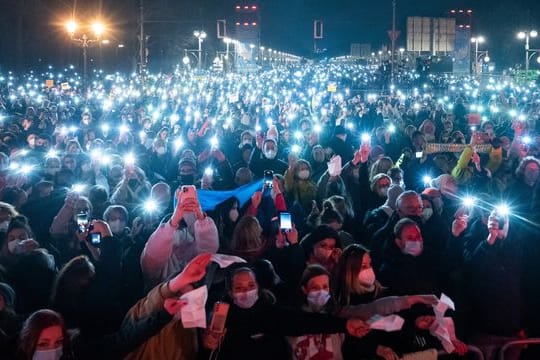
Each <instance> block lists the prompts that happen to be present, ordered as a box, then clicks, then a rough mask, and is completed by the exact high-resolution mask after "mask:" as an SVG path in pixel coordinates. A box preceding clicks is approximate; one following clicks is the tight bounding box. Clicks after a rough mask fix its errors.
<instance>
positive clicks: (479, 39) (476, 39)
mask: <svg viewBox="0 0 540 360" xmlns="http://www.w3.org/2000/svg"><path fill="white" fill-rule="evenodd" d="M484 41H486V39H485V38H484V37H483V36H476V37H472V38H471V43H473V44H474V69H473V70H474V71H473V74H474V75H478V46H479V44H482V43H484Z"/></svg>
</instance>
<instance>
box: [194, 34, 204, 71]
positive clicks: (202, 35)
mask: <svg viewBox="0 0 540 360" xmlns="http://www.w3.org/2000/svg"><path fill="white" fill-rule="evenodd" d="M193 35H194V36H195V37H196V38H197V39H198V40H199V50H198V51H199V63H198V68H199V70H200V69H201V65H202V43H203V41H204V39H206V33H205V32H204V30H202V31H199V30H196V31H194V32H193Z"/></svg>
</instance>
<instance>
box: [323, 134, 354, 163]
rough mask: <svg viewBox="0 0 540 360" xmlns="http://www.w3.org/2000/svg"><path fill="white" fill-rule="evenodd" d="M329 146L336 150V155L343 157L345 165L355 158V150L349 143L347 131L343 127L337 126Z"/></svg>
mask: <svg viewBox="0 0 540 360" xmlns="http://www.w3.org/2000/svg"><path fill="white" fill-rule="evenodd" d="M328 146H329V147H331V148H332V150H334V154H336V155H339V156H341V161H342V162H343V163H345V162H347V161H350V160H352V158H353V156H354V150H353V148H352V147H351V146H350V145H349V144H348V143H347V131H346V130H345V128H344V127H343V126H336V128H335V129H334V137H333V138H332V139H331V140H330V141H329V143H328Z"/></svg>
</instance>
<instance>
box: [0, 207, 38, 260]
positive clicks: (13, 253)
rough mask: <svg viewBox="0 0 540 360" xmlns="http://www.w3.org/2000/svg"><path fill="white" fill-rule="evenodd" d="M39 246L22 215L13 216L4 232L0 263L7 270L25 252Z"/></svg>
mask: <svg viewBox="0 0 540 360" xmlns="http://www.w3.org/2000/svg"><path fill="white" fill-rule="evenodd" d="M37 248H39V243H38V242H37V241H36V240H34V235H33V233H32V229H31V228H30V226H29V225H28V224H27V220H26V218H25V217H24V216H17V217H15V218H13V219H12V220H11V221H10V223H9V226H8V228H7V232H6V241H4V244H3V245H2V248H1V250H0V264H1V265H2V266H4V267H5V268H7V269H8V270H9V269H10V268H11V267H13V266H14V265H15V264H16V263H17V261H18V259H19V258H20V257H22V256H23V255H25V254H28V253H30V252H31V251H33V250H35V249H37Z"/></svg>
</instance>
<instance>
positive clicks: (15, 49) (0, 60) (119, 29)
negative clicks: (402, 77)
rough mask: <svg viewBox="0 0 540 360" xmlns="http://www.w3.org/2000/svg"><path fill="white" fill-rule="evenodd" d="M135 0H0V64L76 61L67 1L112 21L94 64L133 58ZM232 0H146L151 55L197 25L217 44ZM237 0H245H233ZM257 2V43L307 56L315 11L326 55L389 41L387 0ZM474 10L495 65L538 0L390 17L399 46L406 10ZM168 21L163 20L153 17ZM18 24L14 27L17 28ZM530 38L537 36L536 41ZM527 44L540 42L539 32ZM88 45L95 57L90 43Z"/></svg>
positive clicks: (167, 51) (172, 48)
mask: <svg viewBox="0 0 540 360" xmlns="http://www.w3.org/2000/svg"><path fill="white" fill-rule="evenodd" d="M138 3H139V1H138V0H109V1H106V0H102V1H89V0H86V1H79V2H78V3H77V1H68V0H0V20H1V21H0V65H2V66H3V67H6V68H10V69H11V68H19V69H28V68H33V67H36V66H39V65H44V64H53V65H58V66H61V65H65V64H66V63H69V62H76V61H77V60H78V58H79V57H80V49H77V47H76V46H74V45H73V44H70V42H69V39H68V38H67V35H66V34H65V33H63V32H62V28H61V27H60V23H61V21H62V19H63V18H66V17H68V15H69V14H70V13H71V11H72V9H73V6H74V5H75V7H76V14H77V17H79V18H85V14H87V15H86V17H87V18H91V17H93V14H97V13H99V9H100V8H101V13H102V14H104V17H105V18H107V19H109V21H111V22H112V23H113V26H114V33H111V34H110V35H109V37H110V38H111V39H112V40H113V42H114V44H118V43H123V44H125V45H126V47H125V48H124V49H122V50H119V49H117V48H115V49H111V48H109V49H106V48H104V49H101V51H102V53H101V57H100V58H99V59H100V60H99V61H100V62H101V65H103V66H105V67H106V68H109V69H116V68H118V69H126V68H129V67H130V66H131V65H132V64H133V58H134V55H135V52H136V50H135V49H136V48H135V41H136V40H135V39H136V37H135V36H136V33H135V32H136V21H137V19H136V16H137V6H138ZM235 3H236V2H235V1H231V0H191V1H188V0H152V1H150V0H145V5H146V8H147V13H146V14H147V18H148V19H150V20H153V21H158V22H154V23H152V24H148V26H147V30H148V34H149V35H150V36H151V38H150V44H149V45H150V48H151V54H150V60H151V62H152V63H153V64H154V65H155V66H157V67H162V68H166V67H167V66H168V65H170V64H171V63H174V62H177V60H176V59H177V58H178V57H179V56H181V53H182V51H183V49H184V48H186V47H194V46H195V44H194V39H193V36H192V35H191V34H192V32H193V30H194V29H196V28H203V29H206V30H207V32H208V33H209V35H210V37H209V39H208V41H207V43H206V44H205V46H207V49H208V51H209V52H210V51H215V50H223V49H220V47H223V44H222V43H220V42H218V41H216V40H213V39H212V38H215V20H216V19H217V18H222V17H224V16H225V15H226V14H227V13H228V12H230V10H231V9H232V5H233V4H235ZM239 3H240V4H244V3H249V2H244V1H239ZM258 4H259V6H260V10H261V20H260V25H261V44H262V45H266V46H267V47H268V46H269V47H272V48H276V49H282V50H285V51H290V52H292V53H297V54H300V55H305V56H310V52H311V51H312V49H313V40H312V22H313V19H314V18H321V19H322V20H323V21H324V24H325V29H324V30H325V39H324V40H323V41H322V42H320V44H319V46H320V47H324V48H327V49H328V54H329V55H345V54H347V53H348V51H349V46H350V43H352V42H356V43H370V44H371V45H372V47H373V48H374V49H378V48H379V47H380V46H381V45H383V44H387V43H388V41H389V40H388V35H387V33H386V31H387V30H389V29H390V28H391V0H382V1H364V0H354V1H353V0H259V1H258ZM460 7H461V8H465V9H472V10H473V11H474V16H473V34H482V35H484V36H485V37H486V39H487V41H488V42H487V43H486V44H485V49H488V50H489V51H490V56H491V58H492V59H493V60H494V61H495V62H496V63H497V64H500V65H506V66H510V65H513V64H515V63H516V62H520V61H521V59H522V57H523V43H521V42H519V41H518V40H517V39H516V37H515V34H516V32H517V31H519V30H520V29H525V28H527V27H528V28H531V29H533V28H535V29H538V30H540V21H539V18H538V15H537V14H540V2H537V1H532V0H529V1H526V0H512V1H508V0H489V1H488V0H474V1H472V0H470V1H451V0H431V1H427V0H416V1H414V0H398V1H397V14H398V17H397V20H398V21H397V23H398V30H401V36H400V38H399V40H398V46H402V45H405V41H406V33H405V21H406V17H407V16H445V15H447V14H448V11H449V10H450V9H452V8H460ZM159 21H170V22H165V23H163V22H159ZM18 30H21V31H18ZM536 42H537V44H536ZM531 47H533V48H535V47H538V48H540V38H539V39H537V40H536V41H533V42H532V44H531ZM93 51H94V52H93V53H92V55H93V57H94V58H95V61H96V62H97V61H98V60H97V59H98V55H97V50H93Z"/></svg>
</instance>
